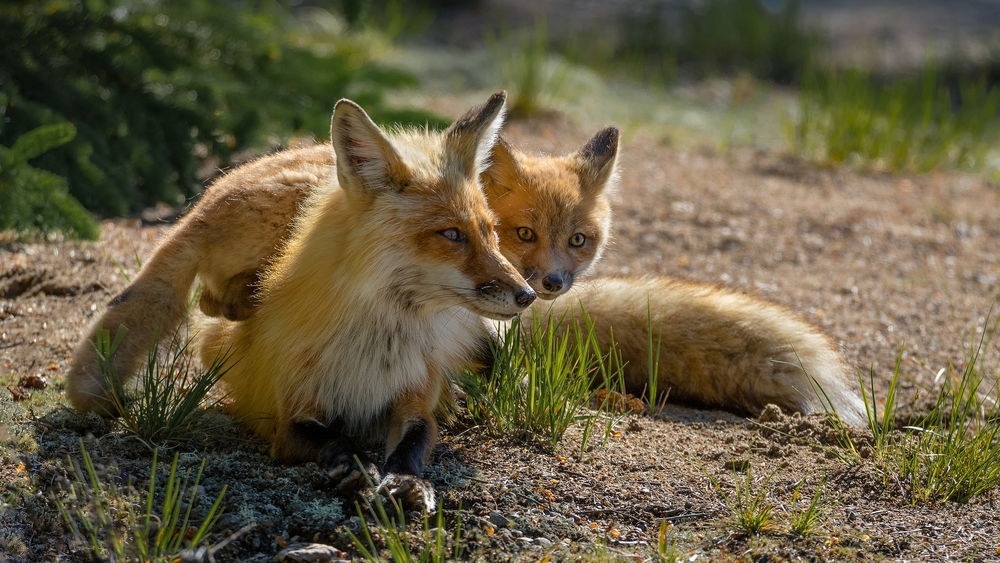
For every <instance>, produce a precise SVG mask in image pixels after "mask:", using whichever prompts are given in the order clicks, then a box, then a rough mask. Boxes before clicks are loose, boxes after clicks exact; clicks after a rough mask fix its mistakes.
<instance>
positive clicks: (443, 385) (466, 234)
mask: <svg viewBox="0 0 1000 563" xmlns="http://www.w3.org/2000/svg"><path fill="white" fill-rule="evenodd" d="M504 102H505V96H504V94H503V93H497V94H494V95H493V97H491V98H490V99H489V101H487V102H486V103H485V104H484V105H483V106H481V107H478V108H475V109H473V110H471V111H469V112H468V113H467V114H466V115H465V116H463V117H462V118H460V119H459V120H458V121H456V122H455V123H454V124H453V125H452V126H451V127H449V128H448V129H447V130H446V131H444V132H443V133H430V132H426V131H424V132H416V131H397V132H394V133H392V134H389V135H387V134H385V133H384V132H383V131H382V130H380V129H379V128H378V127H377V126H376V125H375V123H373V122H372V121H371V119H370V118H369V117H368V115H367V114H365V112H364V111H363V110H362V109H361V108H360V107H359V106H357V105H355V104H354V103H353V102H350V101H348V100H341V101H340V102H338V103H337V105H336V107H335V108H334V113H333V119H332V124H331V131H330V138H331V141H332V144H333V148H334V150H335V151H336V155H337V167H336V173H337V174H336V181H334V180H333V179H332V178H330V179H328V181H327V182H326V183H324V184H321V185H317V186H315V187H314V189H313V190H312V192H311V193H310V194H309V197H308V198H307V200H306V201H305V202H304V203H303V204H302V207H301V210H300V211H299V213H298V215H297V216H296V218H295V221H294V225H293V227H292V230H291V232H290V233H289V237H288V239H287V241H286V242H285V243H284V245H283V249H282V252H281V253H280V255H278V257H277V258H276V259H275V261H274V262H273V263H272V264H270V265H269V266H268V267H267V268H266V269H265V271H264V274H263V276H262V279H261V281H260V292H261V298H260V302H259V306H258V307H257V308H256V309H255V310H254V312H253V315H251V316H250V317H249V318H247V319H245V320H243V321H230V320H226V319H222V318H216V319H212V320H209V321H207V323H206V324H205V325H204V326H203V327H202V329H203V330H202V331H201V333H200V335H199V340H200V346H199V347H200V353H201V357H202V360H203V361H204V362H211V361H212V360H213V359H214V358H217V357H219V356H220V354H231V355H230V356H229V357H230V360H229V361H228V365H227V366H226V367H227V369H228V372H227V373H226V375H225V376H224V381H225V382H226V384H227V388H228V389H229V391H230V394H231V397H232V405H231V409H232V411H233V412H234V414H235V415H236V417H237V418H239V419H241V420H243V421H245V422H246V423H247V424H249V425H250V426H251V427H252V428H254V430H256V431H257V433H259V434H260V435H261V436H264V437H265V438H267V439H269V440H270V441H271V455H272V456H273V457H275V458H276V459H278V460H280V461H283V462H289V463H294V462H301V461H308V460H318V461H320V462H322V463H324V464H326V465H328V466H331V467H333V468H334V473H336V474H339V475H341V476H342V477H343V478H345V479H350V480H357V477H356V476H352V475H355V473H356V472H355V471H354V467H355V457H356V456H360V455H361V452H362V449H361V448H360V447H359V445H357V444H365V443H373V442H380V443H384V445H385V462H384V466H383V477H382V479H381V482H380V483H379V490H380V491H381V492H384V493H387V494H390V495H392V496H393V497H396V498H398V499H399V500H401V501H402V502H403V503H404V504H406V505H408V506H411V507H415V508H423V509H426V510H433V509H434V495H433V489H432V488H431V487H430V485H429V484H428V483H427V482H426V481H424V480H422V479H420V475H421V473H422V471H423V467H424V463H425V460H426V458H427V455H428V454H429V453H430V451H431V449H432V448H433V445H434V442H435V440H436V437H437V423H436V419H435V412H436V411H437V410H438V406H439V403H440V401H441V400H442V398H444V396H445V395H446V394H447V393H449V392H450V390H449V387H448V385H449V384H448V381H449V379H448V378H449V376H450V375H451V374H454V373H456V372H458V371H460V370H461V369H462V368H463V367H464V366H465V365H467V363H468V361H469V358H470V357H474V356H476V355H477V353H478V351H479V349H480V348H481V347H482V345H483V342H484V339H485V338H486V335H487V331H486V326H485V324H484V321H483V319H482V317H486V318H489V319H495V320H509V319H510V318H512V317H514V315H516V314H517V313H519V312H521V311H522V310H523V309H524V308H525V307H527V306H528V305H529V304H530V303H531V302H532V301H533V300H534V299H535V293H534V292H533V291H532V289H531V287H530V286H529V285H528V284H527V283H526V282H525V281H524V279H523V278H522V277H521V275H520V274H519V273H518V272H517V270H516V269H515V268H514V267H513V266H512V265H511V264H510V262H508V261H507V259H506V258H504V257H503V255H502V254H501V253H500V247H499V243H498V240H497V237H496V233H495V232H494V224H495V223H496V217H495V215H494V213H493V211H492V210H491V209H490V208H489V206H488V205H487V202H486V197H485V194H484V193H483V191H482V186H481V185H480V183H479V175H480V174H481V173H482V172H483V169H484V168H485V166H486V162H487V160H488V157H489V154H490V150H491V148H492V146H493V144H494V142H495V141H496V138H497V133H498V131H499V129H500V125H501V123H502V120H503V109H504Z"/></svg>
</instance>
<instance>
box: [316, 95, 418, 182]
mask: <svg viewBox="0 0 1000 563" xmlns="http://www.w3.org/2000/svg"><path fill="white" fill-rule="evenodd" d="M330 141H331V143H332V144H333V150H334V152H336V153H337V177H338V179H339V180H340V185H341V187H342V188H343V189H345V190H347V191H356V190H365V191H376V190H383V189H392V188H393V183H392V180H393V178H402V177H404V174H405V172H406V167H405V165H404V164H403V160H402V158H400V156H399V153H398V152H397V151H396V148H395V147H393V145H392V142H391V141H389V138H388V137H386V136H385V134H384V133H383V132H382V130H381V129H379V127H378V125H375V122H374V121H372V120H371V118H370V117H368V114H367V113H365V110H363V109H361V106H359V105H358V104H356V103H354V102H352V101H351V100H347V99H342V100H340V101H339V102H337V105H336V106H334V108H333V118H332V119H331V121H330Z"/></svg>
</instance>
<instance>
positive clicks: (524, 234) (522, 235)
mask: <svg viewBox="0 0 1000 563" xmlns="http://www.w3.org/2000/svg"><path fill="white" fill-rule="evenodd" d="M517 238H519V239H521V240H523V241H524V242H531V241H533V240H535V231H532V230H531V229H529V228H528V227H518V228H517Z"/></svg>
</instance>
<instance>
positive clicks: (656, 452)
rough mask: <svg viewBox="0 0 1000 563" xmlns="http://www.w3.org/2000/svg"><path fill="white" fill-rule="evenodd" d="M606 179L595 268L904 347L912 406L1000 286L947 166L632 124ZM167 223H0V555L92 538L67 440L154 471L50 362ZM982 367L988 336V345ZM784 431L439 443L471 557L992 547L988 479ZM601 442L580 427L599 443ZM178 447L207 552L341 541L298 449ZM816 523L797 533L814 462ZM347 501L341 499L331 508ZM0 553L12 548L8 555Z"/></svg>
mask: <svg viewBox="0 0 1000 563" xmlns="http://www.w3.org/2000/svg"><path fill="white" fill-rule="evenodd" d="M589 133H590V131H584V130H581V129H580V128H578V127H577V126H575V125H573V124H570V123H568V122H565V121H562V120H558V119H555V120H544V121H534V122H518V123H514V124H512V125H511V126H510V127H509V129H508V134H509V135H510V137H511V138H513V139H514V140H515V142H517V143H519V144H520V145H521V146H522V147H523V148H528V149H535V150H544V151H552V152H561V151H564V150H570V149H573V148H575V147H576V145H577V144H579V143H582V142H583V141H584V140H586V139H587V138H588V137H589ZM621 176H622V183H621V188H620V190H619V192H618V194H617V195H616V197H615V213H616V217H615V220H616V233H617V235H616V241H615V244H614V246H613V247H612V248H611V249H610V251H609V252H608V253H607V258H606V259H605V261H604V263H603V264H602V265H601V266H600V268H599V272H598V274H599V275H614V274H629V275H670V276H677V277H683V278H688V279H693V280H699V281H703V282H708V283H721V284H726V285H728V286H732V287H735V288H739V289H741V290H745V291H748V292H752V293H755V294H758V295H760V296H762V297H764V298H767V299H770V300H773V301H776V302H778V303H781V304H784V305H787V306H789V307H792V308H795V309H797V310H799V311H801V313H802V314H803V316H804V317H805V318H807V319H808V320H810V321H812V322H813V323H815V324H817V325H818V326H820V327H822V328H823V329H824V330H825V331H827V332H828V333H829V334H830V335H832V336H833V337H834V338H835V339H836V340H837V341H838V342H840V343H841V346H842V348H843V351H844V353H845V355H846V356H847V358H848V359H849V360H850V361H851V362H852V363H853V364H854V365H856V366H857V368H858V369H859V370H860V371H862V372H864V373H867V372H868V370H869V369H873V370H874V373H875V375H876V377H877V381H878V385H879V391H880V392H881V391H882V389H883V387H884V385H885V382H886V381H887V380H888V376H889V374H890V372H891V369H892V366H893V364H894V362H895V360H896V357H897V355H898V354H899V353H900V351H901V350H904V353H903V362H902V375H903V387H904V389H903V393H904V399H905V403H906V404H908V405H915V406H913V407H912V408H913V410H915V411H919V409H920V407H919V405H920V404H921V397H925V396H926V390H927V389H931V388H932V387H933V380H934V377H935V375H936V374H937V373H938V372H939V371H940V370H942V369H946V368H947V367H948V366H949V365H956V366H961V365H962V364H963V362H965V361H966V359H967V357H968V351H969V348H970V343H971V342H972V341H973V340H974V339H975V338H976V335H977V333H978V331H980V330H981V329H982V327H983V326H984V325H985V324H986V317H987V314H988V312H989V311H990V308H991V306H993V304H994V302H995V301H996V299H997V296H998V293H1000V279H998V275H1000V256H998V250H997V249H1000V224H998V223H997V211H996V210H997V209H998V204H1000V202H998V199H1000V190H998V188H997V186H995V185H990V184H989V183H987V182H985V181H983V180H980V179H977V178H975V177H967V176H961V175H955V174H930V175H925V176H899V175H888V174H880V173H859V172H852V171H848V170H844V169H835V168H823V167H819V166H816V165H813V164H810V163H806V162H802V161H799V160H796V159H794V158H790V157H785V156H781V155H776V154H767V153H760V152H756V151H750V150H734V151H733V152H731V153H729V154H716V153H713V152H711V151H707V150H706V151H698V150H681V149H676V148H671V147H669V146H662V145H661V144H659V143H658V142H656V141H655V140H651V139H647V138H643V136H642V134H641V133H640V134H629V132H626V136H625V140H624V145H623V156H622V159H621ZM164 228H165V227H163V226H146V225H143V224H141V223H140V222H139V221H112V222H106V223H105V225H104V235H103V238H102V240H101V241H100V242H99V243H75V242H50V243H38V244H35V243H30V244H26V243H4V244H2V245H0V298H2V300H0V381H2V383H3V385H4V387H7V386H12V387H13V386H16V385H17V384H18V383H19V382H20V381H21V379H22V378H24V377H25V376H34V375H41V376H44V377H45V378H46V380H47V382H48V385H47V387H46V388H45V389H44V390H31V391H30V393H31V394H32V396H31V398H28V399H23V400H17V401H15V395H16V393H15V391H16V390H12V391H7V390H4V392H3V395H2V396H0V413H2V414H0V439H2V440H3V446H2V456H0V491H2V497H0V502H2V504H0V553H3V552H6V556H7V557H8V558H10V559H12V560H15V561H16V560H51V559H57V558H64V559H70V560H76V559H81V558H83V554H82V552H80V551H74V549H75V548H78V547H79V546H75V547H74V546H73V545H70V544H68V543H67V539H68V537H67V534H66V531H65V528H64V526H63V524H62V522H61V520H60V519H59V516H58V514H57V512H55V510H54V508H53V504H52V501H51V500H50V497H49V495H50V494H52V493H53V491H56V490H57V489H58V487H59V486H60V483H64V482H65V475H66V469H65V467H66V459H67V456H69V457H72V458H74V459H78V458H79V453H78V452H79V440H80V439H82V440H83V442H84V443H85V444H86V447H87V449H88V450H89V451H90V452H91V453H92V455H93V456H94V458H95V460H96V461H97V462H98V465H99V467H100V468H101V471H102V473H103V475H104V477H105V478H106V479H108V480H117V481H118V482H120V483H126V482H127V481H128V480H129V479H130V478H135V479H144V478H145V476H146V475H147V474H148V467H149V461H150V452H149V450H148V449H146V447H145V446H143V445H142V444H141V443H139V442H137V441H136V440H131V439H129V438H127V437H125V436H123V435H122V433H120V432H118V431H116V430H115V429H114V428H113V427H109V426H108V425H107V424H106V423H105V422H103V421H101V420H99V419H96V418H91V417H80V416H78V415H75V414H74V413H72V412H71V411H68V410H66V409H64V408H63V407H62V406H61V405H64V404H65V399H64V396H63V394H62V388H63V384H64V381H63V376H64V374H65V373H66V371H67V368H68V365H67V362H68V361H69V357H70V353H71V350H72V348H73V346H75V344H76V342H77V340H78V339H79V338H80V336H81V334H82V332H83V330H84V328H85V326H86V325H87V324H88V323H89V322H90V321H91V320H92V319H93V318H94V316H95V315H97V314H99V313H100V311H101V310H102V307H103V306H104V304H105V303H106V302H107V301H108V300H109V299H110V298H111V296H113V295H114V294H115V293H117V292H118V291H119V290H120V289H121V288H122V287H123V286H124V285H125V283H126V279H127V276H129V275H132V274H134V273H135V272H136V271H137V258H138V259H142V258H143V257H145V256H148V254H149V252H150V250H151V248H152V247H153V245H154V243H155V242H156V240H157V238H158V237H159V236H160V235H162V233H163V232H164ZM985 356H986V357H985V362H986V363H985V365H986V367H987V369H988V370H989V373H991V374H993V375H995V374H996V373H997V372H996V366H997V365H998V363H997V361H996V360H997V359H998V358H997V357H998V346H997V345H992V346H991V347H990V348H989V349H988V351H987V353H986V354H985ZM770 424H771V425H773V426H777V427H779V428H781V429H783V430H787V431H792V432H795V433H797V434H800V435H805V436H808V437H809V441H807V442H799V441H793V440H789V439H787V438H785V437H782V435H781V434H780V433H773V432H770V431H767V430H763V429H762V428H761V427H760V426H758V425H757V424H755V423H754V422H752V421H748V420H746V419H743V418H741V417H737V416H733V415H731V414H728V413H724V412H719V411H703V410H697V409H692V408H685V407H681V406H669V407H668V408H667V410H666V411H665V413H664V414H663V416H662V417H661V418H659V419H653V418H650V417H645V416H641V417H633V418H631V419H629V420H627V421H625V422H623V423H622V424H621V425H620V426H619V427H618V428H617V431H616V432H615V433H614V434H613V435H612V436H611V437H610V438H609V439H608V441H607V442H606V444H604V445H600V444H596V445H593V447H591V448H590V449H587V450H586V451H584V452H581V447H580V443H581V439H582V438H581V429H580V428H579V427H573V428H571V430H570V431H569V432H568V434H567V436H566V437H565V439H564V441H563V443H562V445H561V446H560V448H559V449H558V451H556V452H555V453H548V452H546V451H544V450H543V449H542V448H540V447H538V446H535V445H532V444H525V443H515V442H510V441H504V440H495V439H490V438H488V437H486V436H485V435H484V434H483V433H482V431H481V430H479V429H477V428H473V427H468V425H463V424H462V423H459V424H458V425H456V426H455V427H454V428H452V429H449V430H448V431H447V433H446V437H445V439H444V440H443V442H442V443H441V444H440V445H439V446H438V448H437V449H436V450H435V452H434V455H433V459H432V463H431V466H430V470H429V471H430V475H429V476H430V479H431V480H432V481H433V482H434V483H435V484H436V487H437V489H438V492H439V496H440V504H441V505H442V506H443V507H444V510H445V514H446V517H445V521H446V525H447V527H448V529H449V530H450V531H454V530H456V529H459V528H460V530H461V533H462V535H463V537H464V540H463V546H464V548H465V551H464V553H463V558H465V557H468V558H489V559H528V560H535V559H537V558H539V557H541V556H543V554H552V556H553V557H554V558H556V559H562V558H565V557H568V556H571V555H577V554H583V555H586V554H590V555H595V554H596V555H597V556H599V557H605V556H607V557H618V556H622V557H626V556H632V555H635V556H637V557H644V558H648V557H652V556H653V554H654V551H655V546H656V544H657V532H658V529H659V523H660V522H661V521H666V522H668V523H669V524H670V526H671V527H670V528H669V530H668V532H669V534H668V537H669V538H670V541H671V542H675V543H676V547H677V549H678V551H679V552H680V553H682V554H684V556H685V557H687V556H698V557H706V558H712V559H717V560H747V561H758V560H774V559H777V560H784V559H797V558H802V559H810V560H817V559H822V560H826V559H855V558H863V559H883V558H885V559H890V560H897V559H910V560H916V559H921V560H926V559H933V560H944V559H957V560H996V559H997V558H998V557H1000V523H998V520H997V518H996V502H997V500H998V492H997V491H996V490H994V491H992V492H991V493H990V494H988V495H986V496H983V497H980V498H977V499H974V500H973V501H971V502H970V503H968V504H954V503H944V504H935V505H921V504H917V505H913V504H911V503H910V502H909V501H908V500H906V498H905V497H904V493H903V491H904V490H905V485H904V484H902V483H895V482H893V481H891V480H889V481H886V480H885V479H884V478H883V477H882V476H881V475H880V474H879V473H878V472H877V471H876V469H875V468H874V467H873V466H872V465H871V464H870V463H868V462H864V463H862V464H860V465H859V466H856V467H848V466H846V465H845V464H844V463H842V462H840V461H838V460H837V459H835V458H834V457H833V456H831V455H828V454H827V453H825V452H824V450H823V449H822V448H820V447H818V445H820V444H829V443H830V442H829V440H830V432H829V431H828V430H827V429H826V427H825V426H824V425H823V423H822V422H821V421H818V420H803V419H800V418H799V417H778V419H777V420H775V421H772V422H771V423H770ZM592 442H593V441H592ZM175 449H176V451H178V452H180V453H181V465H182V466H183V467H196V465H197V463H198V461H199V460H200V459H201V458H202V457H205V458H207V460H208V462H207V466H206V470H205V476H204V478H203V485H204V489H205V492H206V493H207V496H214V495H215V494H217V493H218V491H219V490H220V489H221V487H222V485H223V484H227V485H228V487H229V490H228V492H227V495H226V501H225V505H224V512H225V514H224V515H223V517H222V520H221V521H220V524H219V526H218V530H219V532H220V535H217V536H214V539H215V540H216V541H218V540H219V539H221V538H222V537H225V536H226V535H229V534H236V532H237V531H238V530H241V529H242V528H244V527H245V526H247V525H248V524H251V523H252V524H253V526H252V527H250V529H244V530H243V531H242V533H239V534H236V536H235V538H234V539H233V541H232V542H231V543H230V544H229V545H227V546H226V547H224V548H223V549H221V550H219V551H218V552H217V553H216V554H215V555H216V558H217V559H218V560H227V561H228V560H268V559H270V558H271V557H272V556H273V555H274V554H275V553H276V552H278V551H279V549H280V548H281V547H282V546H284V545H285V544H288V543H293V542H299V541H318V542H322V543H328V544H332V545H335V546H337V547H339V548H341V549H345V550H348V551H350V549H349V545H350V544H349V542H348V540H347V539H346V536H345V532H344V530H345V529H350V528H351V527H355V529H356V526H357V522H358V520H357V518H353V519H352V518H350V517H351V516H352V515H353V514H354V508H353V507H351V506H344V505H342V504H341V502H340V501H339V500H337V499H336V498H335V497H334V496H333V495H332V494H331V493H330V492H329V490H328V489H327V488H326V487H325V484H326V483H325V481H324V479H325V478H324V476H323V473H322V472H321V471H320V470H319V469H318V468H316V467H315V466H312V465H306V466H302V467H282V466H280V465H277V464H275V463H273V462H271V461H270V460H269V459H268V458H267V457H266V455H264V453H263V448H262V446H261V444H259V443H258V442H255V441H254V440H252V439H250V438H249V437H248V436H247V435H246V433H245V432H244V431H242V430H241V429H239V428H238V427H231V426H230V427H228V428H227V429H225V430H224V431H222V432H221V433H220V434H218V435H215V436H212V437H209V438H206V439H205V440H196V441H194V442H192V443H190V444H185V445H183V446H180V447H177V448H175ZM734 468H737V469H741V470H742V469H748V470H749V471H750V475H751V478H752V479H753V480H754V481H755V482H756V485H755V487H756V488H758V489H759V488H764V489H765V490H766V491H767V497H768V498H769V499H770V500H771V501H772V502H773V503H774V504H775V506H776V507H777V510H776V522H777V526H776V527H775V529H773V530H772V531H770V532H768V533H765V534H763V535H760V536H755V537H748V536H745V535H743V534H740V533H739V532H738V531H736V529H735V528H734V526H733V525H732V524H731V522H730V521H729V518H730V514H729V512H728V511H727V509H726V506H725V503H724V501H723V497H722V496H720V494H719V493H718V492H717V491H716V489H715V488H713V486H712V481H713V480H715V481H717V482H719V483H720V484H721V485H722V487H723V490H727V491H731V490H732V484H733V482H734V479H743V476H742V474H741V473H736V472H734ZM824 479H825V480H826V485H825V486H824V488H823V498H824V511H823V516H822V520H821V526H820V528H819V530H818V531H816V532H815V533H814V534H812V535H809V536H806V537H799V536H796V535H794V534H791V533H789V532H788V529H787V526H788V520H789V518H790V516H791V515H792V514H794V513H797V512H801V511H802V510H803V509H804V507H805V505H806V504H807V503H808V501H809V498H810V497H811V495H812V494H813V492H814V491H815V490H816V488H817V487H819V486H820V484H821V482H822V481H823V480H824ZM345 515H346V516H345ZM0 558H3V557H2V556H0Z"/></svg>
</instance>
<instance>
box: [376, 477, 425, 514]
mask: <svg viewBox="0 0 1000 563" xmlns="http://www.w3.org/2000/svg"><path fill="white" fill-rule="evenodd" d="M375 492H376V493H377V494H379V495H382V496H383V497H389V498H392V499H394V500H396V502H398V503H399V504H400V505H401V506H402V508H403V510H407V511H409V510H417V511H420V512H426V513H428V514H432V513H434V512H435V511H436V510H437V502H436V501H435V500H434V487H433V486H432V485H431V484H430V482H429V481H427V480H426V479H421V478H420V477H417V476H416V475H406V474H403V473H389V474H387V475H386V476H385V477H384V478H383V479H382V482H380V483H379V484H378V489H377V490H376V491H375Z"/></svg>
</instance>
